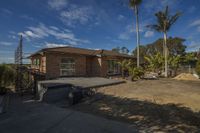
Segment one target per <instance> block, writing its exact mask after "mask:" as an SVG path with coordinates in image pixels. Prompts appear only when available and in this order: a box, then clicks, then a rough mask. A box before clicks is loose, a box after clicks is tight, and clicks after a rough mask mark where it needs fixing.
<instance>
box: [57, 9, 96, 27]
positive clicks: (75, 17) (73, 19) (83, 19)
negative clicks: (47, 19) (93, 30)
mask: <svg viewBox="0 0 200 133" xmlns="http://www.w3.org/2000/svg"><path fill="white" fill-rule="evenodd" d="M92 14H93V11H92V8H91V7H78V6H76V5H73V6H70V7H69V9H68V10H65V11H62V12H61V13H60V19H61V20H62V21H63V23H65V24H66V25H68V26H74V25H75V24H86V23H87V22H88V21H89V20H91V19H92Z"/></svg>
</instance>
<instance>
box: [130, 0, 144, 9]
mask: <svg viewBox="0 0 200 133" xmlns="http://www.w3.org/2000/svg"><path fill="white" fill-rule="evenodd" d="M141 3H142V0H129V6H130V7H132V8H135V6H138V5H140V4H141Z"/></svg>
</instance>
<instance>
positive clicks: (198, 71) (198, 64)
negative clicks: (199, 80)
mask: <svg viewBox="0 0 200 133" xmlns="http://www.w3.org/2000/svg"><path fill="white" fill-rule="evenodd" d="M196 72H197V74H198V75H199V77H200V60H199V61H198V62H197V64H196Z"/></svg>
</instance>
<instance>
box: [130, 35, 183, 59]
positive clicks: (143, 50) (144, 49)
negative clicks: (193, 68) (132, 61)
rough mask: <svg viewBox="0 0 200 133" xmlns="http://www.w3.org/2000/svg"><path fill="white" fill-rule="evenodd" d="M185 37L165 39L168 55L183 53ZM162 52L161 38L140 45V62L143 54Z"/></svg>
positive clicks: (134, 52) (135, 51)
mask: <svg viewBox="0 0 200 133" xmlns="http://www.w3.org/2000/svg"><path fill="white" fill-rule="evenodd" d="M184 41H185V39H182V38H179V37H174V38H172V37H169V38H168V40H167V47H168V51H169V56H176V55H181V56H183V55H184V54H185V49H186V46H185V45H184ZM158 52H159V53H163V39H158V40H157V41H155V42H153V43H151V44H147V45H140V59H141V62H145V60H144V57H145V56H154V55H155V54H157V53H158ZM132 53H133V56H134V57H136V54H137V49H135V50H134V51H133V52H132Z"/></svg>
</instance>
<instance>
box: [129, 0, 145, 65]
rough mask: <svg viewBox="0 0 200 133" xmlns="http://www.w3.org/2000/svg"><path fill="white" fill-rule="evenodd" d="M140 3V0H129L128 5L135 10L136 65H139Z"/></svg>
mask: <svg viewBox="0 0 200 133" xmlns="http://www.w3.org/2000/svg"><path fill="white" fill-rule="evenodd" d="M141 3H142V0H129V5H130V7H131V8H132V9H134V11H135V16H136V32H137V67H140V48H139V46H140V34H139V18H138V16H139V12H138V6H139V5H140V4H141Z"/></svg>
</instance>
